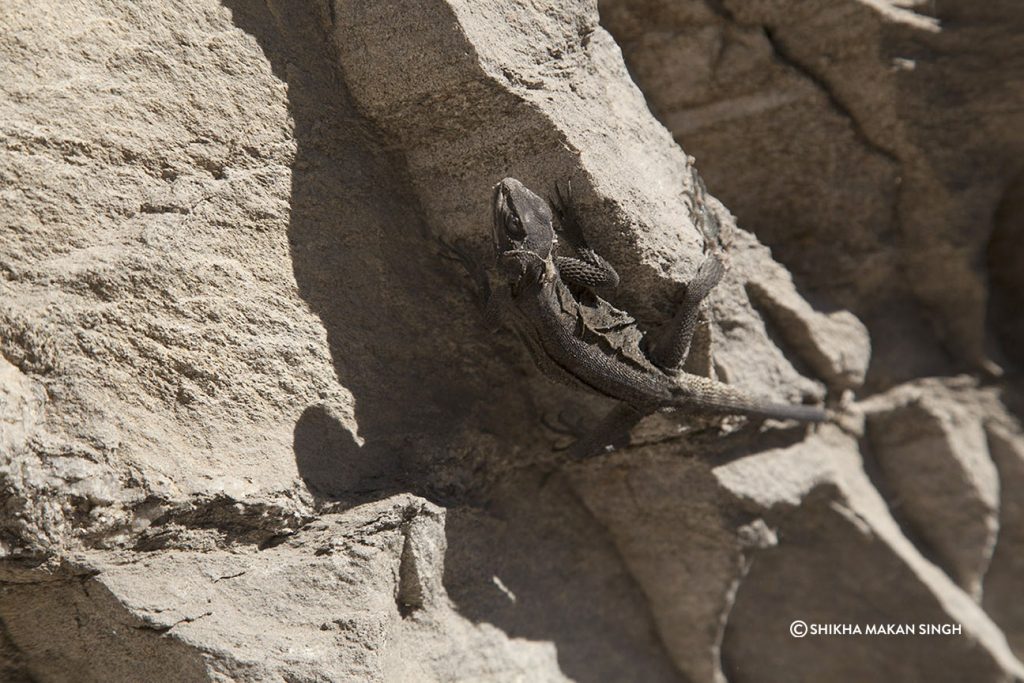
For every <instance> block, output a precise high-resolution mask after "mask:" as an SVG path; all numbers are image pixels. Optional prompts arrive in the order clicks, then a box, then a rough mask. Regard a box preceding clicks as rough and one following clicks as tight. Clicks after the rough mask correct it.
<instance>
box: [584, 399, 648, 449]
mask: <svg viewBox="0 0 1024 683" xmlns="http://www.w3.org/2000/svg"><path fill="white" fill-rule="evenodd" d="M651 412H653V411H652V410H644V409H641V408H637V407H635V406H631V405H629V404H628V403H620V404H619V405H617V406H615V407H614V408H612V410H611V412H609V413H608V414H607V415H606V416H605V417H604V419H602V420H601V422H600V423H599V424H598V425H597V427H595V428H594V430H593V431H592V432H590V433H589V434H587V435H586V436H584V437H582V438H580V439H579V440H578V441H576V443H574V444H573V445H572V446H570V447H569V457H570V458H572V459H573V460H586V459H587V458H593V457H595V456H598V455H603V454H604V453H608V452H610V451H613V450H615V449H616V448H621V447H622V446H625V445H626V444H628V443H629V431H630V430H631V429H632V428H633V427H635V426H636V425H637V423H638V422H640V420H642V419H644V418H645V417H647V416H648V415H650V414H651Z"/></svg>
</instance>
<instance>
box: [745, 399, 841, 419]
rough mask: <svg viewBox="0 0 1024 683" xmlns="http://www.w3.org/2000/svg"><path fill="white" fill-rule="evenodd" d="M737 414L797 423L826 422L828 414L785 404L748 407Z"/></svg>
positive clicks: (806, 407) (820, 409) (813, 407)
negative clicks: (795, 421)
mask: <svg viewBox="0 0 1024 683" xmlns="http://www.w3.org/2000/svg"><path fill="white" fill-rule="evenodd" d="M739 412H741V413H743V414H745V415H751V416H756V417H768V418H772V419H775V420H797V421H799V422H825V421H826V420H828V413H827V412H825V410H824V409H823V408H819V407H818V406H805V405H795V404H786V403H766V404H763V405H757V406H749V405H748V406H746V407H744V408H743V409H741V410H740V411H739Z"/></svg>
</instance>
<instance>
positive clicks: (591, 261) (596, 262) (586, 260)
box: [548, 183, 619, 289]
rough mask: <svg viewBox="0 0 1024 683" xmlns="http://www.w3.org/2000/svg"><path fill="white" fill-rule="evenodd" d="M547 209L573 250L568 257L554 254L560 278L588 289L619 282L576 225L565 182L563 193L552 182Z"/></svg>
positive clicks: (569, 191)
mask: <svg viewBox="0 0 1024 683" xmlns="http://www.w3.org/2000/svg"><path fill="white" fill-rule="evenodd" d="M548 202H549V203H550V204H551V210H552V212H553V213H554V214H555V217H556V218H558V225H559V231H558V234H559V235H560V236H561V237H562V238H564V239H565V241H566V242H567V243H568V244H569V246H570V247H572V249H573V251H575V252H576V258H573V257H571V256H556V257H555V265H557V266H558V273H559V275H560V276H561V278H562V280H563V281H564V282H565V283H566V284H569V285H578V286H581V287H588V288H592V289H593V288H614V287H617V286H618V284H619V274H618V273H616V272H615V269H614V268H613V267H612V265H611V264H610V263H608V262H607V261H605V260H604V259H603V258H602V257H601V256H600V255H599V254H597V253H596V252H595V251H594V250H593V249H591V248H590V245H589V244H587V240H586V237H585V236H584V234H583V228H582V227H581V226H580V222H579V218H578V217H577V215H576V207H575V206H574V205H573V201H572V184H571V183H566V190H565V192H564V193H563V192H562V188H561V186H560V185H558V183H555V196H554V197H553V198H549V200H548Z"/></svg>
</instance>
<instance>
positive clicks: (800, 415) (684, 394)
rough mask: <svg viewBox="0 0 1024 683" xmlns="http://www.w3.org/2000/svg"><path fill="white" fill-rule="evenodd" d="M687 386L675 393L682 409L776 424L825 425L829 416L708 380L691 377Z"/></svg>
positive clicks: (822, 412)
mask: <svg viewBox="0 0 1024 683" xmlns="http://www.w3.org/2000/svg"><path fill="white" fill-rule="evenodd" d="M687 380H688V381H687V383H686V385H684V386H679V387H678V388H677V390H676V398H677V400H678V401H679V405H682V406H692V407H693V408H696V409H697V410H702V411H708V412H716V413H718V412H721V413H733V414H738V415H748V416H751V417H766V418H772V419H776V420H798V421H800V422H825V421H826V420H828V419H829V416H828V413H827V412H826V411H825V410H824V409H823V408H819V407H818V406H806V405H799V404H787V403H771V402H770V401H765V400H761V399H758V398H754V397H752V396H748V395H746V394H744V393H742V392H740V391H737V390H736V389H734V388H733V387H731V386H729V385H728V384H722V383H721V382H716V381H714V380H711V379H707V378H705V377H695V376H693V375H689V376H688V377H687Z"/></svg>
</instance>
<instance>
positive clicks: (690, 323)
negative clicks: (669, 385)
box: [645, 252, 725, 371]
mask: <svg viewBox="0 0 1024 683" xmlns="http://www.w3.org/2000/svg"><path fill="white" fill-rule="evenodd" d="M724 273H725V267H724V266H723V265H722V260H721V258H719V256H718V254H716V253H714V252H712V253H710V254H708V255H707V256H706V257H705V258H704V261H703V262H702V263H701V264H700V267H699V268H698V269H697V273H696V275H694V276H693V279H691V280H690V282H689V284H687V285H686V296H685V297H684V298H683V301H682V303H681V304H680V305H679V308H678V309H677V310H676V314H675V315H674V316H672V320H670V321H669V322H667V323H665V325H663V326H662V327H661V328H659V329H658V330H655V331H654V332H652V333H650V334H649V335H648V336H647V337H645V351H646V353H647V357H648V358H649V359H650V360H651V362H652V363H654V364H655V365H657V366H658V367H660V368H662V369H665V370H670V371H671V370H675V369H677V368H679V367H680V366H682V365H683V361H685V360H686V358H687V355H688V353H689V350H690V342H691V341H692V340H693V333H694V331H695V330H696V329H697V322H698V320H699V317H700V306H701V303H702V302H703V301H704V299H705V298H707V295H708V294H710V293H711V290H712V289H714V288H715V285H717V284H718V283H719V281H720V280H721V279H722V275H723V274H724Z"/></svg>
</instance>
